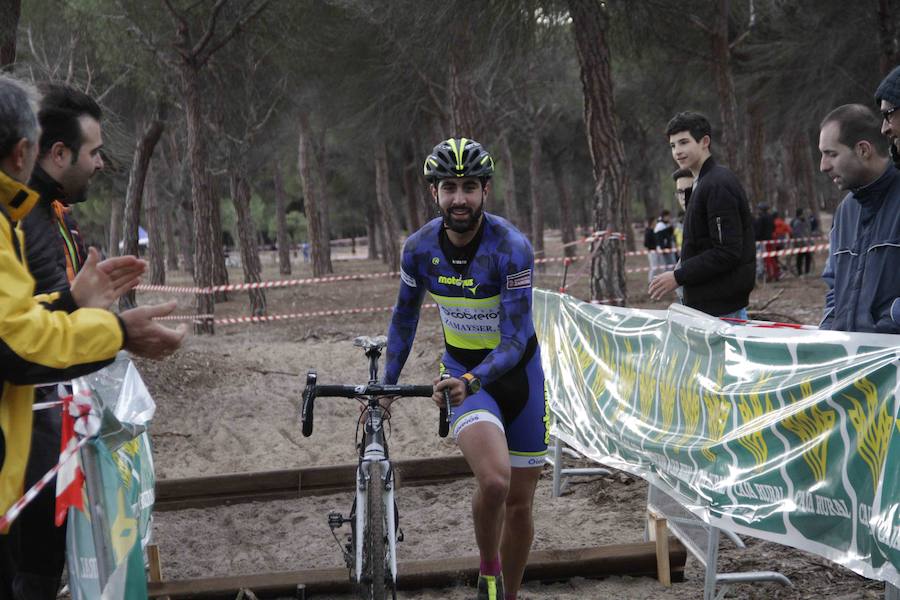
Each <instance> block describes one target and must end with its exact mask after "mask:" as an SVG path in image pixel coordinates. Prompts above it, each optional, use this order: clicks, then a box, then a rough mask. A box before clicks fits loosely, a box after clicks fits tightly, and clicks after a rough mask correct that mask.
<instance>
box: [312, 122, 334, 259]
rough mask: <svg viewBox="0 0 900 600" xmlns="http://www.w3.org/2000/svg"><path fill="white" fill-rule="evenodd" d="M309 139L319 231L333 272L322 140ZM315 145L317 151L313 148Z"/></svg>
mask: <svg viewBox="0 0 900 600" xmlns="http://www.w3.org/2000/svg"><path fill="white" fill-rule="evenodd" d="M311 131H312V130H311ZM323 136H324V134H323ZM310 141H311V142H312V144H311V148H312V149H313V156H314V157H315V159H316V162H315V170H314V171H313V177H312V180H313V183H314V184H315V186H316V188H315V189H316V198H318V202H316V204H317V205H318V207H319V231H321V232H322V235H323V237H324V244H325V251H326V252H325V256H327V257H328V272H329V273H333V272H334V270H333V268H332V264H331V219H330V216H329V215H330V212H331V211H330V210H329V208H328V195H327V194H326V193H325V174H326V171H325V164H324V162H323V157H322V147H323V143H324V142H320V143H319V144H316V143H315V140H314V139H312V138H310ZM317 147H318V151H316V150H315V149H316V148H317Z"/></svg>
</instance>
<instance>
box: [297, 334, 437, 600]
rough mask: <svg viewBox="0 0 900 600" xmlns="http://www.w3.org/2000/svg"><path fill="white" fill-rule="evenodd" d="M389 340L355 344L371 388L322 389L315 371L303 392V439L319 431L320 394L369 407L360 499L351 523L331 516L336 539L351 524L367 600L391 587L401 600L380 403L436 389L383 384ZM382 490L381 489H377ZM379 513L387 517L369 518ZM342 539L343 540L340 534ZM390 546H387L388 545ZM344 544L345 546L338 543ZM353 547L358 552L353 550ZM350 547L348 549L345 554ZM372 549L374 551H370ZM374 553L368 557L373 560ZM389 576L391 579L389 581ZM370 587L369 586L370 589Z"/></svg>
mask: <svg viewBox="0 0 900 600" xmlns="http://www.w3.org/2000/svg"><path fill="white" fill-rule="evenodd" d="M386 342H387V340H386V338H384V337H379V338H374V339H371V338H357V339H356V340H355V341H354V344H355V345H357V346H362V347H363V348H365V351H366V357H367V358H368V359H369V383H368V384H367V385H319V384H318V383H317V381H318V378H317V375H316V372H315V371H312V370H311V371H309V372H308V373H307V375H306V388H305V389H304V391H303V402H302V410H301V421H302V429H303V435H304V436H305V437H309V436H310V435H312V432H313V413H314V407H315V400H316V396H317V394H321V395H322V396H335V397H344V398H355V399H357V400H364V401H365V403H366V407H365V412H364V416H363V418H362V423H363V435H362V440H361V441H359V442H358V449H359V458H358V463H357V467H356V495H355V500H354V504H353V507H354V508H352V509H351V513H352V514H351V518H349V519H345V518H344V517H343V515H341V514H340V513H329V515H328V524H329V527H330V528H331V531H332V534H334V530H335V529H337V528H339V527H340V526H341V525H342V524H343V523H348V522H349V523H351V526H352V528H353V534H352V535H351V536H350V537H351V542H352V543H348V544H347V545H346V546H345V547H342V552H343V553H344V557H345V559H346V562H347V566H348V567H352V568H354V569H355V571H356V577H355V579H356V582H357V583H358V584H360V588H361V590H363V591H364V592H365V594H366V597H367V598H381V597H383V594H384V592H385V591H386V590H385V585H386V584H389V585H390V587H391V591H392V594H393V596H394V598H396V590H397V541H398V539H399V538H398V536H399V537H402V535H400V528H399V523H398V518H397V510H396V504H395V501H394V469H393V467H392V466H391V462H390V456H389V454H388V447H387V439H386V437H385V434H384V415H385V410H384V408H383V407H382V406H381V405H380V403H379V398H381V397H383V396H394V397H403V396H406V397H410V396H417V397H425V398H430V397H431V396H432V393H433V388H432V386H430V385H387V384H379V383H378V359H379V358H380V357H381V350H382V348H384V346H385V344H386ZM449 415H450V395H449V393H448V392H447V390H444V402H443V405H442V406H441V409H440V419H439V423H438V434H439V435H440V436H441V437H446V435H447V434H448V431H449V425H450V420H449ZM373 486H378V487H373ZM375 510H377V511H378V512H380V513H382V514H381V515H375V514H369V513H370V512H372V511H375ZM335 539H337V535H335ZM385 542H387V543H386V544H385ZM338 543H339V544H340V541H339V542H338ZM351 546H352V548H351ZM344 548H346V549H344ZM367 548H368V550H367ZM367 554H368V556H367ZM388 573H389V574H390V577H388ZM366 583H368V586H365V585H364V584H366Z"/></svg>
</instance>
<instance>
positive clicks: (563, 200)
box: [550, 154, 577, 257]
mask: <svg viewBox="0 0 900 600" xmlns="http://www.w3.org/2000/svg"><path fill="white" fill-rule="evenodd" d="M560 157H561V154H555V155H553V158H552V159H551V161H550V169H551V170H552V171H553V181H554V183H555V184H556V197H557V199H558V200H559V226H560V230H561V232H562V243H563V253H564V254H565V256H569V257H571V256H575V254H576V251H577V248H576V247H575V245H574V244H573V243H572V242H574V241H575V224H574V223H573V221H572V194H571V192H570V190H569V186H568V185H566V177H565V173H563V168H562V160H560Z"/></svg>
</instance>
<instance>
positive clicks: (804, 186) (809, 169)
mask: <svg viewBox="0 0 900 600" xmlns="http://www.w3.org/2000/svg"><path fill="white" fill-rule="evenodd" d="M791 141H792V144H793V148H792V149H791V163H792V169H791V171H792V175H793V177H792V179H794V181H795V182H796V188H795V189H796V193H797V196H796V198H795V200H794V206H793V208H794V209H795V210H796V209H797V208H808V209H810V210H811V211H812V212H813V213H814V214H815V215H816V217H818V216H819V207H818V203H817V202H816V185H815V181H814V179H813V173H815V172H816V170H815V165H814V164H813V161H812V151H811V148H812V145H811V144H810V143H809V137H808V136H807V135H806V132H805V131H804V130H803V129H802V128H797V129H796V130H795V131H794V132H793V135H792V136H791ZM785 217H786V218H788V221H790V217H793V213H790V214H786V215H785Z"/></svg>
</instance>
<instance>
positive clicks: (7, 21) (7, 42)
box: [0, 0, 22, 72]
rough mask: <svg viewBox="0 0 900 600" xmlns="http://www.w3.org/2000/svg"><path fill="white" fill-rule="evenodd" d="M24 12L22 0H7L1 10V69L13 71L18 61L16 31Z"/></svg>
mask: <svg viewBox="0 0 900 600" xmlns="http://www.w3.org/2000/svg"><path fill="white" fill-rule="evenodd" d="M21 12H22V2H21V0H6V2H4V3H3V10H2V11H0V70H3V71H10V72H11V71H12V66H13V64H15V62H16V33H17V31H18V28H19V16H20V14H21Z"/></svg>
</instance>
